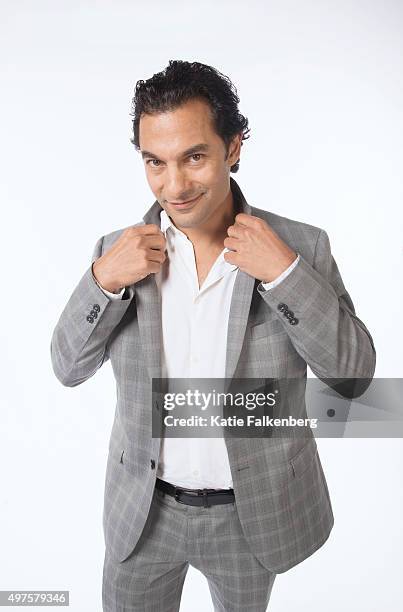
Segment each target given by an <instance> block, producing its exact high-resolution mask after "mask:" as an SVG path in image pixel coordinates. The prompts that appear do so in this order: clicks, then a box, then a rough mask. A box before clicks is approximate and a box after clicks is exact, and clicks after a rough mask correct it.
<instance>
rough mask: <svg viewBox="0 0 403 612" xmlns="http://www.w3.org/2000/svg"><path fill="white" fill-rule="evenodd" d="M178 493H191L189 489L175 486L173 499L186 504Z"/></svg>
mask: <svg viewBox="0 0 403 612" xmlns="http://www.w3.org/2000/svg"><path fill="white" fill-rule="evenodd" d="M179 493H188V495H192V493H191V492H190V491H189V489H185V488H183V487H175V492H174V498H175V501H177V502H178V504H186V502H184V501H181V500H180V499H179Z"/></svg>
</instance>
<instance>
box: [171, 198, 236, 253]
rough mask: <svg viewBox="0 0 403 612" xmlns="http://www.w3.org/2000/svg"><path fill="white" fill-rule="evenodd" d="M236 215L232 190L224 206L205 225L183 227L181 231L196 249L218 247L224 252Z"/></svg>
mask: <svg viewBox="0 0 403 612" xmlns="http://www.w3.org/2000/svg"><path fill="white" fill-rule="evenodd" d="M235 214H236V213H235V207H234V199H233V195H232V192H231V189H230V190H229V191H228V195H227V197H226V198H225V200H224V202H223V203H222V206H220V207H219V208H218V209H217V210H216V211H215V212H214V213H213V214H212V215H211V217H210V218H209V219H208V220H207V221H206V222H205V223H203V224H202V225H199V226H198V227H190V228H188V227H185V228H182V227H181V228H180V229H181V231H182V232H183V233H184V234H185V235H186V236H187V237H188V238H189V240H190V241H191V242H192V244H193V246H194V247H195V249H198V250H200V249H211V248H212V247H217V248H220V250H222V249H223V248H224V246H223V242H224V239H225V238H226V237H227V229H228V227H229V226H230V225H232V224H233V223H234V217H235Z"/></svg>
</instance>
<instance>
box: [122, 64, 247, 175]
mask: <svg viewBox="0 0 403 612" xmlns="http://www.w3.org/2000/svg"><path fill="white" fill-rule="evenodd" d="M193 98H204V99H205V100H206V101H207V102H208V103H209V105H210V109H211V112H212V116H213V123H214V127H215V131H216V133H217V134H218V135H219V136H220V137H221V138H222V140H223V141H224V144H225V148H226V154H227V155H228V151H229V144H230V142H231V140H232V139H233V137H234V136H235V135H236V134H240V133H241V132H242V140H245V139H247V138H249V136H248V132H249V131H250V129H249V127H248V119H247V118H246V117H244V116H243V115H241V114H240V112H239V111H238V103H239V97H238V95H237V90H236V87H235V86H234V85H233V84H232V83H231V81H230V79H229V78H228V77H227V76H225V75H224V74H222V73H221V72H219V71H218V70H216V69H215V68H212V67H211V66H207V65H206V64H201V63H199V62H185V61H181V60H170V61H169V65H168V66H167V67H166V68H164V70H163V71H162V72H157V73H156V74H154V75H153V76H152V77H151V78H149V79H147V80H146V81H143V80H139V81H137V83H136V86H135V90H134V97H133V98H132V109H131V113H130V115H131V116H133V117H134V119H133V138H130V142H131V143H132V144H134V146H135V148H136V150H140V144H139V124H140V117H141V115H142V114H143V113H144V114H147V115H152V114H157V113H163V112H166V111H172V110H174V109H176V108H178V107H179V106H181V105H182V104H184V103H185V102H187V101H188V100H191V99H193ZM241 145H242V141H241ZM238 169H239V159H238V161H237V162H236V163H235V164H233V165H232V166H231V172H238Z"/></svg>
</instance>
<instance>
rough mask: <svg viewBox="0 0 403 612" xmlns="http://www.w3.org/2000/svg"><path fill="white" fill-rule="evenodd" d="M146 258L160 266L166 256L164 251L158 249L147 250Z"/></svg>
mask: <svg viewBox="0 0 403 612" xmlns="http://www.w3.org/2000/svg"><path fill="white" fill-rule="evenodd" d="M146 258H147V260H148V261H154V262H157V263H160V264H161V263H164V261H165V260H166V255H165V253H164V251H161V250H160V249H147V251H146Z"/></svg>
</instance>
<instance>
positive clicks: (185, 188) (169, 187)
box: [165, 167, 193, 202]
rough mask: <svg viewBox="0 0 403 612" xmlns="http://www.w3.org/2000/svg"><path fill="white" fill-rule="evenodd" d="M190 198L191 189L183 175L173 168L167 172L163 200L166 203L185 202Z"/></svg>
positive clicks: (180, 171) (191, 195)
mask: <svg viewBox="0 0 403 612" xmlns="http://www.w3.org/2000/svg"><path fill="white" fill-rule="evenodd" d="M192 197H193V194H192V189H191V187H190V185H189V183H188V181H187V179H186V176H185V173H184V172H183V171H182V170H180V169H179V168H175V167H172V168H170V169H169V170H167V172H166V180H165V199H166V200H167V201H168V202H186V200H190V199H191V198H192Z"/></svg>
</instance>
